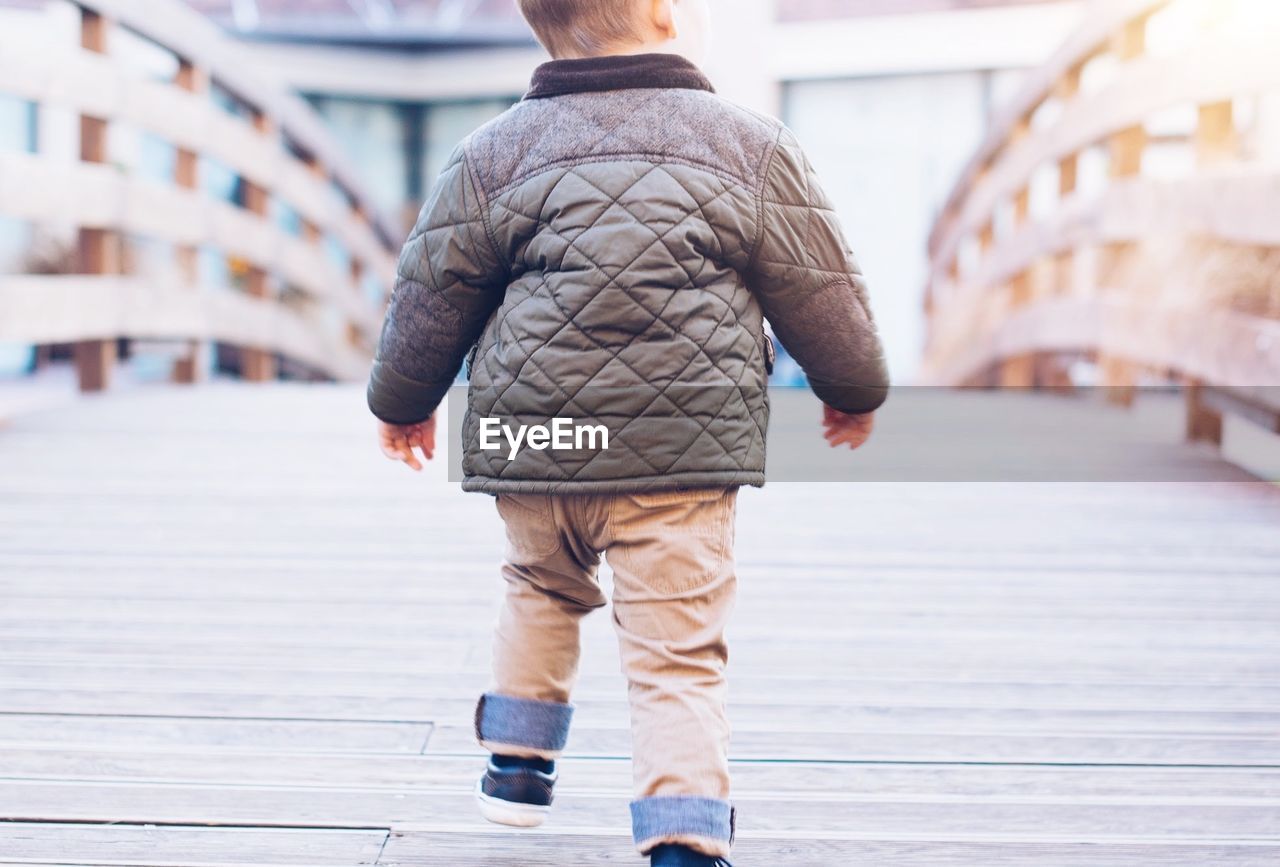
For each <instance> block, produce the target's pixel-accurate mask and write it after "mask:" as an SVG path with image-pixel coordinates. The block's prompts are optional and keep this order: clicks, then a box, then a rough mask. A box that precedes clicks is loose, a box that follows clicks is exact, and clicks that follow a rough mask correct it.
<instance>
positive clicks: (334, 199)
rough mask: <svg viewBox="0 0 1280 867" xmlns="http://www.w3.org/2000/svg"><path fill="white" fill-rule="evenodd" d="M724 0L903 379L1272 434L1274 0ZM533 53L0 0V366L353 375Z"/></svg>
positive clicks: (510, 40)
mask: <svg viewBox="0 0 1280 867" xmlns="http://www.w3.org/2000/svg"><path fill="white" fill-rule="evenodd" d="M713 5H715V6H716V7H718V8H717V9H716V11H717V12H718V16H717V19H718V20H717V27H716V30H717V32H716V42H715V44H714V46H713V56H712V58H711V60H710V62H709V64H708V67H709V68H708V71H709V73H710V75H711V77H712V79H713V80H714V81H715V83H716V84H717V86H718V88H719V90H720V91H721V92H722V93H723V94H725V95H726V96H728V97H730V98H732V99H735V100H739V101H741V102H743V103H746V104H747V105H749V106H752V107H753V108H756V109H759V110H762V111H766V112H769V113H772V114H776V115H778V116H780V117H781V118H783V119H784V120H785V121H786V122H787V123H788V124H790V125H791V126H792V127H793V128H794V129H795V130H796V132H797V133H798V134H799V136H800V138H801V140H802V141H803V142H804V143H805V144H806V146H807V147H808V149H809V151H810V154H811V156H812V159H813V161H814V162H815V164H816V165H817V168H818V169H819V171H820V173H821V175H822V176H823V178H824V179H825V181H826V183H827V186H828V188H829V192H830V194H831V196H832V198H833V199H834V201H835V203H836V205H837V207H838V209H839V210H840V212H841V214H842V216H843V218H844V222H845V225H846V227H847V229H848V232H849V235H850V236H851V239H852V242H853V245H854V248H855V251H856V252H857V254H858V256H859V258H860V261H861V264H862V265H863V267H864V269H865V271H866V272H867V274H868V276H869V279H870V284H871V286H872V290H873V299H874V304H875V308H876V313H877V315H878V317H879V321H880V323H881V326H882V328H883V331H884V334H885V338H886V343H887V345H888V347H889V352H890V356H891V365H892V368H893V373H894V376H895V379H896V380H897V381H898V382H900V383H906V382H917V383H933V384H946V385H956V384H980V385H1006V386H1043V387H1056V388H1065V387H1071V386H1089V385H1104V386H1110V387H1113V388H1115V389H1118V390H1119V391H1118V392H1117V394H1118V395H1119V397H1118V399H1119V400H1120V401H1121V402H1123V401H1124V400H1125V399H1126V397H1125V391H1124V390H1126V389H1131V388H1135V387H1139V386H1141V385H1143V384H1156V385H1163V384H1204V385H1207V386H1220V387H1225V388H1230V389H1234V390H1235V391H1234V392H1233V393H1231V394H1229V395H1228V396H1227V397H1222V394H1227V392H1222V393H1219V394H1218V397H1217V398H1215V399H1216V400H1219V403H1221V402H1222V401H1227V400H1230V401H1234V403H1233V404H1232V407H1233V408H1240V407H1241V406H1243V404H1242V403H1241V401H1243V402H1244V403H1247V404H1248V405H1249V406H1248V407H1244V409H1246V410H1248V411H1247V412H1245V414H1246V415H1250V417H1257V418H1260V420H1261V421H1262V423H1263V424H1264V425H1270V426H1274V425H1275V415H1274V413H1272V412H1271V411H1270V410H1271V409H1274V406H1273V404H1275V403H1276V401H1275V400H1273V399H1272V398H1270V397H1268V394H1267V392H1266V390H1265V386H1269V385H1273V384H1275V383H1277V381H1280V380H1278V377H1280V360H1278V359H1280V336H1277V327H1276V320H1277V318H1278V317H1280V276H1278V265H1280V253H1278V252H1277V246H1276V245H1277V244H1278V243H1280V229H1278V227H1277V225H1276V222H1277V212H1278V211H1280V208H1277V207H1276V201H1277V200H1276V198H1275V194H1276V192H1277V190H1280V187H1278V186H1277V180H1276V175H1275V167H1276V164H1277V161H1278V160H1280V62H1277V61H1276V59H1275V56H1274V52H1273V50H1272V48H1273V46H1274V44H1275V39H1276V38H1277V37H1280V11H1278V7H1280V4H1276V3H1274V2H1271V0H1173V2H1099V3H1089V2H1083V0H1072V2H1061V0H1037V2H1028V0H732V2H729V0H720V2H716V3H714V4H713ZM544 59H545V57H544V56H543V53H542V51H541V50H540V49H539V48H538V46H537V45H536V44H535V43H534V41H533V40H532V38H531V36H530V33H529V31H528V29H527V27H526V26H525V25H524V22H523V21H522V20H521V18H520V16H519V14H518V12H517V11H516V8H515V3H514V2H513V0H147V2H138V3H125V2H116V0H111V2H108V0H102V2H87V3H79V4H77V3H72V2H66V0H0V273H2V274H3V275H5V277H4V279H3V281H2V282H0V377H4V378H5V379H7V380H8V381H9V382H10V384H12V383H13V382H15V381H17V382H19V383H22V384H23V385H24V386H25V387H24V389H23V393H26V394H34V393H35V386H36V384H39V391H40V393H42V394H48V393H57V394H66V393H70V392H72V391H74V389H75V388H76V387H77V386H78V387H79V388H81V389H84V390H96V389H101V388H105V387H106V386H107V385H108V383H109V381H110V380H111V379H112V378H114V379H115V381H116V382H117V383H120V384H124V385H127V384H136V383H140V382H149V381H168V380H175V379H176V380H178V381H183V382H194V381H199V380H202V379H206V378H208V377H210V376H220V375H224V376H235V377H243V378H247V379H251V380H263V379H274V378H280V377H284V378H292V379H329V378H336V379H352V380H358V379H359V378H361V376H362V375H363V372H364V370H365V368H366V366H367V362H368V357H369V355H370V353H371V350H372V345H373V342H374V340H375V337H376V331H377V325H378V320H379V314H380V310H381V306H382V304H383V303H384V302H385V299H386V295H387V291H388V287H389V285H390V282H391V280H392V276H393V259H394V256H395V253H396V251H397V248H398V245H399V243H400V241H401V239H402V238H403V236H404V234H405V232H406V227H407V226H409V225H411V223H412V219H413V216H414V215H415V213H416V211H417V209H418V207H419V206H420V204H421V202H422V200H423V199H424V198H425V196H426V195H427V194H428V193H429V191H430V188H431V184H432V182H433V179H434V177H435V175H436V173H437V171H438V170H439V168H440V167H441V165H442V163H443V161H444V160H445V159H446V157H447V156H448V154H449V153H450V151H451V150H452V149H453V147H454V146H455V145H456V144H457V142H458V141H459V140H460V139H461V138H462V137H464V136H465V135H466V134H467V133H468V132H470V131H471V130H472V129H474V128H475V127H476V126H478V125H479V124H481V123H483V122H485V121H486V120H488V119H490V118H492V117H494V116H495V115H497V114H499V113H500V112H502V111H503V110H505V109H506V108H507V107H508V106H510V105H511V104H512V103H513V102H514V101H516V100H518V99H519V98H520V96H521V94H522V92H523V90H524V88H525V86H526V84H527V82H528V78H529V74H530V72H531V70H532V69H533V68H534V66H536V65H537V64H538V63H539V62H542V61H543V60H544ZM798 377H799V372H798V371H797V370H796V369H795V367H794V365H792V364H789V363H788V360H787V359H785V358H784V359H783V362H782V364H780V365H779V371H778V378H779V380H780V381H782V382H797V381H798ZM1241 388H1247V389H1252V391H1249V392H1244V391H1241ZM1221 408H1222V407H1221V406H1216V405H1215V406H1211V407H1207V409H1208V410H1209V411H1210V412H1212V411H1215V410H1216V409H1221ZM1209 426H1210V428H1212V427H1213V424H1212V419H1210V422H1209ZM1209 433H1213V431H1212V430H1210V431H1209ZM1210 438H1212V437H1210Z"/></svg>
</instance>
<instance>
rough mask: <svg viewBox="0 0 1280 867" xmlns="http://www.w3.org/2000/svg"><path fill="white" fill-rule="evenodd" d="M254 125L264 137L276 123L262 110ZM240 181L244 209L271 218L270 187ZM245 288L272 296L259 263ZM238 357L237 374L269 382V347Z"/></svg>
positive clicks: (273, 372) (272, 364) (272, 365)
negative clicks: (239, 361) (238, 371)
mask: <svg viewBox="0 0 1280 867" xmlns="http://www.w3.org/2000/svg"><path fill="white" fill-rule="evenodd" d="M253 125H254V128H255V129H256V130H257V131H258V134H259V135H262V136H264V137H265V136H269V135H271V134H272V132H273V131H274V130H275V124H274V123H273V122H272V120H271V118H269V117H268V116H267V115H265V114H263V113H261V112H258V113H257V114H255V115H254V119H253ZM243 183H244V207H245V210H247V211H249V212H250V213H251V214H254V215H256V216H258V217H261V218H262V219H264V220H267V219H270V215H271V193H270V191H269V190H268V189H267V188H266V187H264V186H262V185H261V184H259V183H257V182H256V181H250V180H248V179H247V178H245V179H244V180H243ZM245 291H246V293H247V294H249V295H250V296H252V297H254V298H261V299H267V298H269V297H271V275H270V274H269V273H268V272H267V269H266V268H264V267H263V266H262V265H261V264H260V263H257V262H254V263H251V264H250V265H249V271H248V275H247V277H246V286H245ZM240 359H241V369H240V374H241V376H243V377H244V378H245V379H246V380H248V381H249V382H270V381H271V380H273V379H275V378H276V376H277V374H278V371H277V369H276V357H275V354H274V353H272V352H271V351H270V350H268V349H264V348H261V347H256V346H247V347H245V348H244V350H243V351H242V352H241V355H240Z"/></svg>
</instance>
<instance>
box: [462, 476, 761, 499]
mask: <svg viewBox="0 0 1280 867" xmlns="http://www.w3.org/2000/svg"><path fill="white" fill-rule="evenodd" d="M764 484H765V474H764V473H763V472H762V471H761V472H757V471H746V472H744V471H741V470H728V471H714V470H712V471H703V472H688V473H669V474H666V475H661V476H634V477H631V478H626V479H499V478H493V477H491V476H467V477H466V478H464V479H463V480H462V490H464V491H469V492H471V493H478V494H647V493H651V492H653V491H671V490H677V489H680V488H741V487H750V488H762V487H764Z"/></svg>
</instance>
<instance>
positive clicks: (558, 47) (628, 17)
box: [519, 0, 643, 58]
mask: <svg viewBox="0 0 1280 867" xmlns="http://www.w3.org/2000/svg"><path fill="white" fill-rule="evenodd" d="M519 3H520V12H521V14H523V15H524V18H525V20H526V21H528V22H529V26H530V27H532V28H533V32H534V35H535V36H537V37H538V41H539V42H541V43H542V45H543V47H544V48H546V49H547V51H549V52H550V53H551V56H552V57H557V58H560V57H592V56H595V55H599V54H603V53H606V52H607V51H608V50H609V49H610V48H614V47H617V46H619V45H625V44H627V43H629V42H638V41H640V40H641V39H642V38H643V37H642V35H641V32H640V31H641V24H640V9H641V2H640V0H519Z"/></svg>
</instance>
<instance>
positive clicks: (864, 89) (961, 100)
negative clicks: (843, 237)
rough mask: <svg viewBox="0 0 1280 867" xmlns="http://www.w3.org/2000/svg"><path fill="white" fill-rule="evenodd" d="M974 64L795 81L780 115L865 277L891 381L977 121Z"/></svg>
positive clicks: (909, 366)
mask: <svg viewBox="0 0 1280 867" xmlns="http://www.w3.org/2000/svg"><path fill="white" fill-rule="evenodd" d="M993 84H994V79H993V76H992V75H990V74H987V73H981V72H946V73H933V74H928V75H908V76H887V77H879V78H862V79H854V80H845V81H816V82H800V83H794V84H791V85H790V86H788V87H787V89H786V96H785V100H784V102H785V109H784V114H785V120H786V121H787V123H788V125H790V126H791V128H792V129H793V130H794V131H795V133H796V135H797V136H798V137H799V138H800V141H801V143H802V144H803V145H804V147H805V150H806V151H807V152H808V154H809V157H810V159H811V160H812V161H813V164H814V166H815V168H816V169H817V170H818V173H819V175H820V176H821V178H822V181H823V184H824V188H825V189H826V190H827V192H828V194H829V195H830V196H831V198H832V200H833V201H834V203H835V206H836V209H837V210H838V211H839V213H840V217H841V220H842V221H843V223H844V227H845V231H846V232H847V233H848V235H849V240H850V243H851V244H852V246H853V251H854V254H855V255H856V256H857V258H858V260H859V264H860V265H861V266H862V268H863V271H864V273H865V274H866V276H867V280H868V283H869V285H870V288H871V298H872V303H873V306H874V310H875V313H876V317H877V320H878V323H879V325H880V328H881V331H882V334H883V336H884V340H885V344H886V347H887V350H888V353H889V363H890V367H891V369H892V373H893V375H894V379H895V381H900V382H901V381H907V380H909V379H910V378H911V377H912V376H913V375H914V374H915V371H916V366H917V363H918V360H919V358H920V353H921V351H922V349H923V342H924V316H923V310H922V305H923V296H924V286H925V281H926V276H927V273H928V269H927V259H926V255H925V246H926V242H927V238H928V233H929V230H930V228H931V226H932V224H933V220H934V217H935V215H936V213H937V210H938V208H939V207H940V205H941V203H942V202H943V201H944V200H945V199H946V196H947V194H948V193H949V192H950V189H951V185H952V183H953V181H954V179H955V177H956V175H957V174H958V172H959V171H960V169H961V167H962V166H963V165H964V164H965V162H966V161H967V160H968V158H969V156H970V155H971V154H972V153H973V151H974V149H975V148H976V147H977V145H978V143H979V142H980V141H981V139H982V136H983V133H984V131H985V128H986V117H987V111H988V100H989V97H990V90H991V88H992V87H993Z"/></svg>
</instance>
